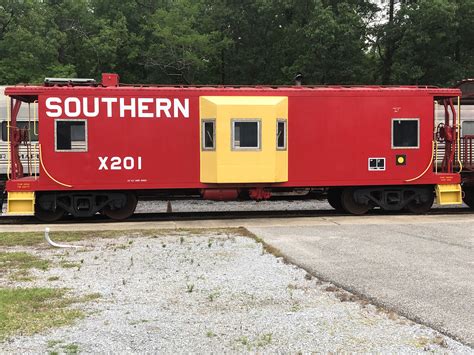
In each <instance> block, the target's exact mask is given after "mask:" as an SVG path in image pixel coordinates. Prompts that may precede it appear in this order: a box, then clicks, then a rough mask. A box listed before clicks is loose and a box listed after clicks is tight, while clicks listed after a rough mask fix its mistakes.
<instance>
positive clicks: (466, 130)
mask: <svg viewBox="0 0 474 355" xmlns="http://www.w3.org/2000/svg"><path fill="white" fill-rule="evenodd" d="M461 133H462V136H463V137H464V136H474V121H471V120H469V121H463V123H462V125H461Z"/></svg>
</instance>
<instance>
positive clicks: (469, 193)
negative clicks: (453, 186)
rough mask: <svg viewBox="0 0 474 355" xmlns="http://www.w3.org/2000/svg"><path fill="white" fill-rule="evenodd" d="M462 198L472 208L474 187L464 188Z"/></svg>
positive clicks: (473, 207) (473, 206)
mask: <svg viewBox="0 0 474 355" xmlns="http://www.w3.org/2000/svg"><path fill="white" fill-rule="evenodd" d="M462 200H463V201H464V203H465V204H466V205H468V206H469V207H470V208H472V209H474V187H469V188H466V189H465V190H464V197H463V198H462Z"/></svg>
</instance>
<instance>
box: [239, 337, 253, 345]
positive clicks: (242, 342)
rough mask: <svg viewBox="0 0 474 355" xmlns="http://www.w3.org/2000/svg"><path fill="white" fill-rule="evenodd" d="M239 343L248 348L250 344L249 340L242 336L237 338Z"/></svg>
mask: <svg viewBox="0 0 474 355" xmlns="http://www.w3.org/2000/svg"><path fill="white" fill-rule="evenodd" d="M237 342H238V343H240V344H242V345H243V346H248V345H249V344H250V342H249V338H247V337H246V336H241V337H240V338H237Z"/></svg>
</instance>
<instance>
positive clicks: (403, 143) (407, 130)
mask: <svg viewBox="0 0 474 355" xmlns="http://www.w3.org/2000/svg"><path fill="white" fill-rule="evenodd" d="M418 126H419V120H418V119H407V118H394V119H393V120H392V148H419V127H418Z"/></svg>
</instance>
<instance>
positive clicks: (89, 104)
mask: <svg viewBox="0 0 474 355" xmlns="http://www.w3.org/2000/svg"><path fill="white" fill-rule="evenodd" d="M45 104H46V115H47V116H49V117H52V118H56V117H63V118H68V117H69V118H76V117H79V118H81V117H83V118H84V117H86V118H93V117H104V118H114V117H119V118H137V117H138V118H147V119H149V118H189V99H188V98H183V99H179V98H171V99H169V98H161V97H159V98H152V97H138V98H136V97H90V96H88V97H80V98H79V97H74V96H72V97H67V98H64V99H63V98H60V97H48V98H46V101H45Z"/></svg>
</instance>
